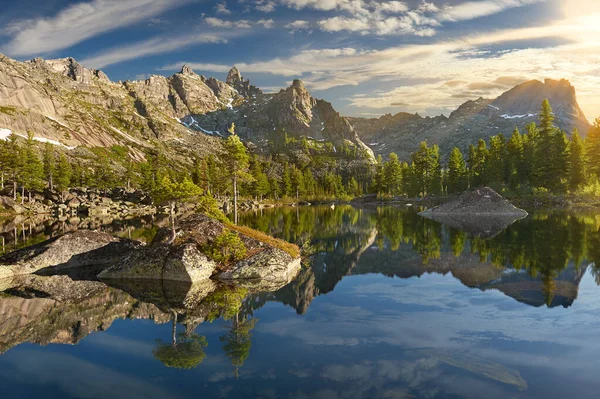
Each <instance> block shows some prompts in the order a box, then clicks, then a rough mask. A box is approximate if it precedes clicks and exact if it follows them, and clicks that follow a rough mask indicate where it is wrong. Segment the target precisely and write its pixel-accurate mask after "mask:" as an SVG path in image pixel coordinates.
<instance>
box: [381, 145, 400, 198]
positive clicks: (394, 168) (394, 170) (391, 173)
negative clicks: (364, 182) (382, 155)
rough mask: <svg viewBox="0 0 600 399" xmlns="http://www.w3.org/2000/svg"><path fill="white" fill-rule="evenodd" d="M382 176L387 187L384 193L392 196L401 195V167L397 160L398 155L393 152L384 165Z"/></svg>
mask: <svg viewBox="0 0 600 399" xmlns="http://www.w3.org/2000/svg"><path fill="white" fill-rule="evenodd" d="M384 176H385V177H384V179H385V182H386V186H387V187H386V190H385V191H386V192H387V193H388V194H391V195H393V196H399V195H400V194H402V165H401V164H400V161H399V160H398V155H396V154H395V153H393V152H392V153H391V154H390V159H389V160H388V161H387V162H386V163H385V166H384Z"/></svg>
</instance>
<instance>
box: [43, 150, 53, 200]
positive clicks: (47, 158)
mask: <svg viewBox="0 0 600 399" xmlns="http://www.w3.org/2000/svg"><path fill="white" fill-rule="evenodd" d="M43 163H44V176H45V178H46V181H47V183H48V188H49V189H50V190H53V189H54V184H53V181H52V180H53V178H54V173H55V167H56V159H55V156H54V146H53V145H52V144H50V143H45V144H44V157H43Z"/></svg>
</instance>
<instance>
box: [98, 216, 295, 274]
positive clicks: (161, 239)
mask: <svg viewBox="0 0 600 399" xmlns="http://www.w3.org/2000/svg"><path fill="white" fill-rule="evenodd" d="M224 230H227V226H225V225H224V224H223V223H221V222H219V221H217V220H215V219H212V218H210V217H208V216H205V215H193V216H190V217H188V218H186V219H184V220H182V221H181V222H179V223H178V226H177V229H176V235H175V240H174V242H173V243H171V242H170V241H171V240H170V238H171V237H170V236H171V232H170V229H168V228H163V229H161V230H159V232H158V233H157V235H156V237H155V238H154V240H153V241H152V243H151V244H150V245H149V246H148V247H146V248H141V249H139V250H137V251H135V252H133V253H132V254H131V255H129V256H127V257H125V258H124V259H123V260H122V261H120V262H119V263H117V264H115V265H114V266H113V267H111V268H109V269H106V270H104V271H102V272H101V273H100V274H99V275H98V277H99V278H101V279H103V280H112V279H156V280H163V281H180V282H187V283H197V282H199V281H203V280H207V279H209V278H211V277H215V278H217V279H223V280H227V281H234V282H235V281H256V282H258V281H265V282H267V281H268V282H270V283H280V282H286V283H287V282H289V281H290V280H291V279H292V278H293V277H295V275H296V274H297V273H298V271H299V270H300V258H299V257H296V258H294V257H292V256H291V255H289V254H288V253H287V252H285V251H284V250H282V249H279V248H276V247H274V246H272V245H270V244H267V243H265V242H262V241H260V240H258V239H256V238H252V237H249V236H247V235H245V234H242V233H239V234H238V236H239V239H240V240H241V242H242V243H243V245H244V247H245V248H246V251H247V254H248V255H247V257H246V258H245V259H243V260H239V261H236V262H233V263H232V264H229V263H227V264H224V263H222V262H219V261H216V260H214V259H212V258H211V257H210V255H207V251H206V249H207V248H210V247H213V246H214V245H216V244H215V240H216V239H217V237H219V236H220V235H221V234H222V233H223V231H224Z"/></svg>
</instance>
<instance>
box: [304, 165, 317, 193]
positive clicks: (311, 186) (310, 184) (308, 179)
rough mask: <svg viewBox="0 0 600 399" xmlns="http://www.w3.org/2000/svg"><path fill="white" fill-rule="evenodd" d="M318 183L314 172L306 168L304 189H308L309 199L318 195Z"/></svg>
mask: <svg viewBox="0 0 600 399" xmlns="http://www.w3.org/2000/svg"><path fill="white" fill-rule="evenodd" d="M316 185H317V183H316V181H315V177H314V176H313V173H312V170H310V168H306V169H305V170H304V187H305V188H306V196H307V197H308V198H311V197H314V196H315V194H316Z"/></svg>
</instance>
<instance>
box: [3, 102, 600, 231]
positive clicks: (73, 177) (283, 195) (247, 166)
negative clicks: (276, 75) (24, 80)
mask: <svg viewBox="0 0 600 399" xmlns="http://www.w3.org/2000/svg"><path fill="white" fill-rule="evenodd" d="M526 130H527V132H526V133H524V134H521V132H519V130H518V129H515V130H514V131H513V133H512V135H511V136H510V137H509V138H506V137H505V136H504V135H503V134H498V135H496V136H492V137H491V138H490V140H489V144H488V142H486V141H484V140H479V142H478V143H477V145H475V144H471V145H470V146H469V148H468V156H467V157H465V156H464V155H463V153H462V152H461V150H460V149H459V148H454V149H453V150H452V151H451V153H450V154H449V156H448V159H447V161H446V162H444V160H443V157H442V155H441V154H440V149H439V148H438V147H437V145H433V146H431V147H430V146H429V145H428V144H427V143H426V142H422V143H421V147H420V148H419V150H417V151H416V152H414V153H413V154H412V155H411V162H410V164H409V162H406V161H400V160H399V159H398V157H397V156H396V155H395V154H394V153H391V154H390V155H389V158H388V160H386V161H383V159H382V158H381V157H379V158H378V159H377V160H376V162H375V163H374V164H373V165H372V167H371V168H370V170H367V171H365V173H364V175H360V174H356V175H353V176H350V177H348V176H342V175H341V174H337V175H333V174H329V172H328V173H326V174H325V175H323V176H320V175H319V173H318V171H319V165H320V163H322V162H325V163H327V162H326V161H327V160H325V159H321V158H318V159H317V157H316V156H315V157H314V159H312V158H311V153H310V151H308V152H307V153H305V155H306V157H305V158H306V159H305V161H306V162H304V165H300V164H299V163H298V162H297V159H295V158H294V157H293V156H291V154H293V153H294V151H296V150H297V148H296V147H295V146H299V147H298V148H299V149H302V148H303V147H305V145H303V144H302V143H300V142H296V141H294V140H291V139H289V138H288V137H287V135H284V138H285V140H284V144H282V145H281V151H283V153H282V154H284V155H285V156H286V157H287V159H288V161H287V162H284V163H283V167H282V168H281V169H282V170H281V171H280V172H281V175H277V174H275V175H274V174H273V173H272V172H268V171H267V169H266V167H267V166H269V161H270V160H269V159H267V158H265V157H264V156H262V155H257V154H255V153H253V152H251V149H249V148H248V147H247V146H246V144H244V143H243V142H242V141H241V140H240V138H239V137H238V136H237V134H236V132H235V125H232V126H231V127H230V129H229V136H228V137H227V138H226V139H224V141H223V143H224V146H223V147H224V149H225V152H224V153H223V154H220V155H219V156H218V157H216V156H214V155H210V156H208V157H205V158H203V159H196V161H195V163H194V164H193V165H192V166H191V167H189V166H186V165H184V164H182V165H179V166H180V168H179V169H177V168H175V167H174V166H173V165H172V162H171V161H172V160H169V159H166V158H165V156H164V154H162V153H161V152H160V150H159V149H157V151H156V152H155V153H152V154H150V153H149V154H146V161H145V162H141V161H138V162H135V161H134V160H133V159H129V161H127V162H125V167H124V170H123V171H121V172H123V173H122V174H121V175H120V177H119V178H117V174H116V173H115V171H114V170H113V167H114V165H111V164H110V162H113V161H115V162H116V158H115V157H117V155H118V156H119V157H120V158H123V159H128V152H127V149H125V148H119V149H118V150H119V151H117V153H118V154H116V153H115V154H112V153H111V154H112V155H111V156H110V157H109V156H102V154H99V157H98V159H96V160H91V161H90V160H88V161H90V162H91V163H90V162H88V163H87V164H81V163H80V160H78V159H72V158H71V157H70V155H68V153H65V152H64V151H62V150H59V149H57V148H55V146H53V145H52V144H49V143H45V144H44V145H43V146H40V145H39V143H36V142H35V140H34V135H33V133H31V132H29V134H28V137H27V139H26V140H24V142H23V139H22V138H19V137H18V136H16V135H15V134H11V135H10V136H9V137H7V139H6V141H2V142H0V215H2V216H4V217H9V216H10V215H13V214H22V215H36V214H50V215H53V216H55V217H57V218H64V217H71V216H79V215H84V216H96V215H108V214H110V215H114V216H116V217H121V218H124V217H130V216H143V215H153V214H168V215H170V216H171V218H172V224H173V223H174V217H175V215H176V214H180V213H185V212H190V211H195V212H199V213H206V214H207V215H209V216H212V217H215V218H217V219H222V218H223V217H224V216H223V215H222V213H233V214H234V218H233V222H234V224H235V223H236V222H237V216H236V215H237V211H238V210H252V209H261V208H266V207H272V206H279V205H308V204H320V203H329V204H331V203H352V204H364V205H367V204H372V205H373V204H381V205H395V204H418V205H422V206H435V205H438V204H440V203H441V202H443V201H445V200H448V199H452V198H454V197H455V196H456V195H457V194H459V193H462V192H464V191H468V190H474V189H477V188H480V187H486V186H489V187H491V188H492V189H494V190H495V191H496V192H498V193H499V194H500V195H502V196H503V197H504V198H507V199H508V200H510V201H511V202H513V203H515V204H516V205H519V206H522V207H525V208H529V209H532V208H540V207H552V208H575V209H579V208H595V207H600V159H597V157H596V156H595V155H594V154H598V153H600V120H596V121H595V123H594V125H593V126H592V128H591V129H590V132H589V133H588V135H587V137H586V138H585V139H582V138H581V137H580V135H579V132H577V131H576V130H575V131H574V132H573V133H572V135H571V137H570V138H567V135H566V133H565V132H564V131H561V130H559V129H558V128H556V126H555V125H554V114H553V112H552V108H551V105H550V103H549V102H548V101H547V100H546V101H544V102H543V104H542V107H541V112H540V120H539V125H537V124H535V123H532V124H530V125H528V126H527V129H526ZM113 150H114V149H113ZM107 151H108V150H107ZM113 152H115V151H113ZM105 155H106V154H105ZM313 155H314V154H313ZM319 156H321V157H322V156H323V155H322V154H321V155H319ZM123 159H120V160H121V161H123ZM276 162H277V163H279V162H280V160H278V161H276ZM332 162H334V163H335V162H336V161H335V160H333V161H332ZM334 169H335V168H334ZM329 170H331V168H329ZM267 172H268V173H267ZM73 186H77V187H80V188H73Z"/></svg>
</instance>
